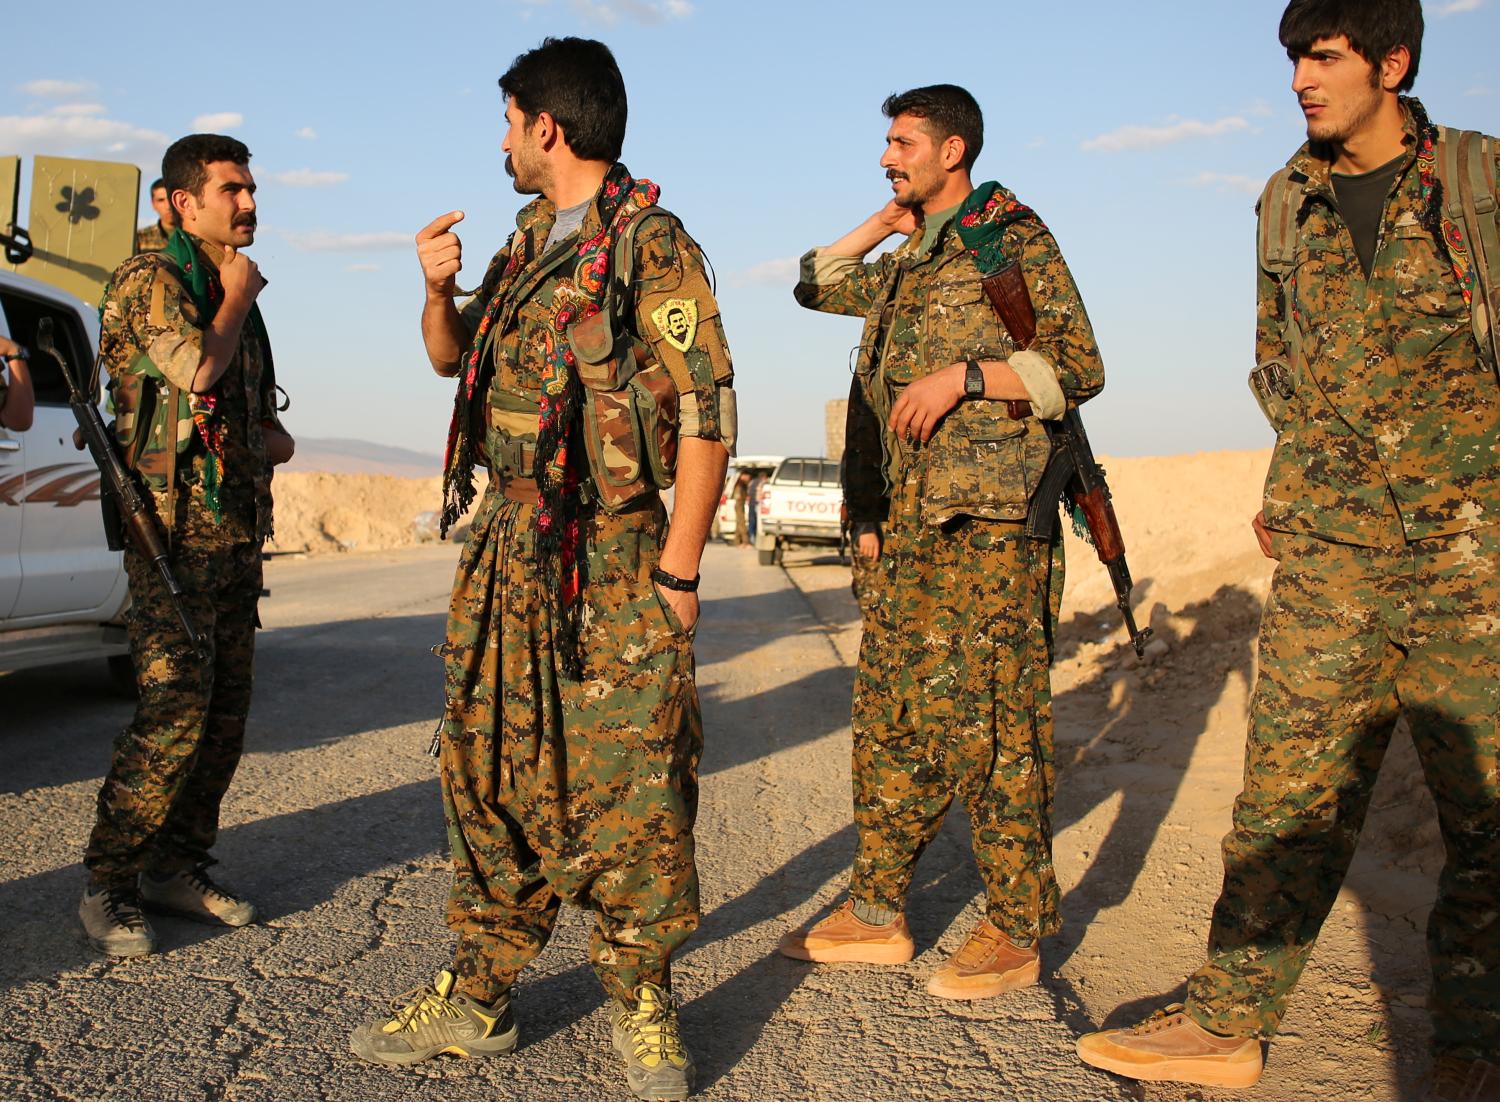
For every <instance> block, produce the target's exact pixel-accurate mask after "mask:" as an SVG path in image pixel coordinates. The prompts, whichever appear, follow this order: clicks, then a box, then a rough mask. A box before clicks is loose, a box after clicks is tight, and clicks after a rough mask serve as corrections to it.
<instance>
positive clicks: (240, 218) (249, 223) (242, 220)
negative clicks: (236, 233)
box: [229, 214, 256, 230]
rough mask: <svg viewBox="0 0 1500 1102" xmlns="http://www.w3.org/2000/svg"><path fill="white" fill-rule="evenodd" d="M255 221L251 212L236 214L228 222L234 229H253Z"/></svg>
mask: <svg viewBox="0 0 1500 1102" xmlns="http://www.w3.org/2000/svg"><path fill="white" fill-rule="evenodd" d="M255 222H256V219H255V215H253V214H236V215H235V216H234V219H233V220H232V221H231V222H230V223H229V224H230V225H231V226H233V227H235V228H236V229H239V228H241V227H244V228H246V229H252V230H253V229H254V228H255Z"/></svg>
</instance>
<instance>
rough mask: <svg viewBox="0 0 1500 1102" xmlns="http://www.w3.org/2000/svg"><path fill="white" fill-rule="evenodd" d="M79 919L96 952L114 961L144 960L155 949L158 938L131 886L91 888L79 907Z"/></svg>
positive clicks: (136, 893) (137, 894)
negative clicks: (116, 959)
mask: <svg viewBox="0 0 1500 1102" xmlns="http://www.w3.org/2000/svg"><path fill="white" fill-rule="evenodd" d="M78 917H79V918H80V919H82V920H83V929H84V932H85V933H86V934H88V936H89V941H90V942H92V943H93V945H94V948H96V949H98V950H100V951H101V952H104V953H108V954H109V955H110V956H112V957H143V956H145V955H146V954H147V953H149V952H151V951H152V950H154V949H155V948H156V934H155V932H154V931H153V930H152V929H151V924H150V923H149V922H147V921H146V916H145V915H143V914H142V913H141V897H140V893H139V892H137V891H136V890H135V888H134V887H132V886H129V885H126V886H119V885H116V886H115V887H110V888H94V887H92V886H91V887H89V888H88V889H87V890H86V891H84V893H83V902H81V903H79V904H78Z"/></svg>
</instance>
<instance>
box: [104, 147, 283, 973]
mask: <svg viewBox="0 0 1500 1102" xmlns="http://www.w3.org/2000/svg"><path fill="white" fill-rule="evenodd" d="M249 162H250V151H249V150H248V149H246V148H245V146H244V145H243V144H241V143H240V142H238V141H236V140H235V139H234V138H228V137H223V136H221V135H217V134H192V135H189V136H188V137H186V138H182V139H180V140H179V141H177V142H175V143H173V145H172V146H171V147H169V148H168V149H167V152H166V155H165V156H164V157H163V158H162V176H163V177H164V178H165V180H166V187H167V191H168V194H169V195H170V196H171V197H172V203H173V205H174V207H175V209H176V210H177V212H178V214H179V216H180V218H181V228H180V229H178V230H177V231H175V232H174V233H173V234H172V237H171V238H170V239H169V241H168V242H167V246H166V249H165V250H164V251H161V252H148V253H140V254H137V255H136V256H133V257H131V258H130V259H129V260H127V261H125V263H124V264H122V265H121V266H120V267H119V269H118V270H116V272H115V274H114V276H113V278H112V279H111V281H110V284H109V286H108V287H107V288H106V290H105V293H104V304H103V310H102V314H101V322H100V338H99V344H100V352H101V355H102V356H103V357H104V361H105V364H106V365H107V367H108V368H109V375H110V379H111V389H112V390H113V392H114V398H115V409H116V413H117V418H116V422H115V432H116V436H117V438H118V441H119V444H120V448H121V452H122V455H123V458H124V459H125V461H126V465H127V466H129V467H130V468H132V469H133V470H134V471H135V472H136V473H137V474H138V475H139V476H140V477H141V480H142V481H143V482H144V483H145V485H146V486H147V487H149V488H150V490H151V495H150V496H151V497H152V499H153V500H154V504H155V506H156V513H157V517H158V519H159V520H160V522H161V524H162V527H163V529H164V530H165V534H166V536H167V537H168V541H169V544H170V546H171V549H172V570H173V572H174V574H175V575H176V579H177V582H178V584H179V585H180V586H181V587H182V589H183V590H184V594H185V602H184V603H185V605H186V608H187V611H188V613H189V615H190V616H191V617H192V619H193V622H194V623H195V624H196V626H197V628H198V630H199V632H200V633H202V635H203V636H204V637H205V640H206V642H205V645H204V648H203V651H204V652H203V653H199V652H197V651H195V650H194V648H193V646H192V645H191V643H190V641H189V638H188V636H187V634H186V632H185V631H184V630H183V627H182V625H181V623H180V622H179V620H178V617H177V612H176V610H175V608H174V605H173V603H172V600H171V599H170V596H169V594H168V592H167V589H166V586H165V585H164V583H163V582H162V580H161V578H160V576H159V575H158V574H157V573H156V571H155V569H154V568H153V566H152V564H151V562H150V561H149V560H147V558H146V557H145V556H143V555H141V554H140V553H139V552H138V551H137V550H136V549H135V547H134V546H133V545H132V546H128V547H127V548H126V550H125V568H126V571H127V573H128V574H129V577H130V596H131V610H130V616H129V620H128V628H129V634H130V647H131V657H132V659H133V660H134V665H135V672H136V687H137V691H138V697H139V699H138V702H137V704H136V711H135V718H134V719H133V720H132V722H131V724H130V726H129V727H127V728H126V729H125V731H124V732H123V733H122V734H121V735H120V737H119V738H118V739H116V740H115V746H114V754H113V758H112V760H111V762H110V768H109V774H108V776H107V777H106V778H105V780H104V784H103V786H102V787H101V788H100V790H99V801H98V813H97V817H96V819H95V822H94V829H93V832H92V834H91V835H90V837H89V843H88V850H87V852H86V853H85V855H84V861H83V863H84V866H85V867H86V868H87V869H88V874H89V883H88V888H87V889H86V891H85V892H84V896H83V901H82V903H81V904H80V905H79V909H78V910H79V917H80V918H81V919H82V921H83V926H84V929H85V931H86V932H87V934H88V937H89V940H90V941H91V942H92V943H93V944H94V945H95V946H96V947H97V948H99V949H101V950H102V951H103V952H105V953H107V954H109V955H111V956H138V955H141V954H144V953H149V952H151V951H152V949H153V948H154V947H155V935H154V933H153V931H152V929H151V926H150V924H149V923H148V922H147V921H146V918H145V916H144V914H143V913H142V911H143V907H145V908H151V909H155V910H159V911H165V912H168V913H172V914H177V915H181V916H184V917H187V918H192V919H195V920H197V921H201V922H208V923H214V924H221V925H226V926H244V925H246V924H247V923H249V922H252V921H253V920H254V918H255V908H254V907H253V906H251V904H250V903H248V902H246V901H245V900H243V899H239V898H237V897H236V896H235V895H234V894H233V893H232V892H230V891H229V890H228V889H226V888H224V887H223V886H221V885H219V884H216V883H214V881H213V880H211V879H210V878H209V876H208V873H207V869H208V867H209V866H210V865H211V864H212V863H213V858H212V856H211V855H210V852H209V851H210V849H211V848H212V846H213V844H214V840H215V838H216V837H217V834H218V826H219V804H220V801H221V800H222V799H223V797H224V793H225V792H226V791H227V790H228V788H229V782H230V780H231V779H232V778H233V776H234V773H235V769H236V768H237V767H238V765H239V760H240V753H241V750H242V747H243V744H244V738H245V718H246V715H247V714H248V712H249V709H250V687H251V665H252V662H253V659H254V652H255V625H256V606H257V603H258V602H259V599H260V592H261V545H262V544H263V542H264V541H265V539H266V538H267V536H269V535H270V532H271V465H272V464H273V463H276V462H284V461H285V460H286V459H289V458H290V457H291V451H292V440H291V437H290V436H288V435H287V434H286V432H285V431H284V430H283V429H282V428H281V426H280V422H279V421H278V419H277V416H276V408H275V407H276V401H275V395H276V386H275V380H274V378H273V375H272V370H271V348H270V342H269V340H268V338H267V336H266V331H265V327H264V324H263V323H262V322H261V320H260V313H259V310H258V309H257V308H256V305H255V300H256V296H257V295H259V294H260V291H261V289H262V288H263V287H264V286H265V284H266V281H265V279H264V278H263V277H262V276H261V274H260V269H259V268H257V267H256V265H255V263H254V261H252V260H250V259H249V258H248V257H246V256H245V255H244V254H243V253H241V252H239V251H238V250H239V249H241V248H244V247H245V246H247V245H250V244H251V243H253V242H254V240H255V226H256V205H255V197H254V196H255V180H254V178H253V177H252V176H251V174H250V167H249ZM162 441H175V442H176V446H175V447H168V446H163V445H162V443H161V442H162Z"/></svg>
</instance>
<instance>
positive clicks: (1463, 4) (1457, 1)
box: [1437, 0, 1485, 16]
mask: <svg viewBox="0 0 1500 1102" xmlns="http://www.w3.org/2000/svg"><path fill="white" fill-rule="evenodd" d="M1484 3H1485V0H1448V3H1446V4H1439V5H1438V9H1437V13H1438V15H1439V16H1446V15H1461V14H1462V13H1464V12H1466V11H1478V10H1479V9H1480V8H1482V7H1484Z"/></svg>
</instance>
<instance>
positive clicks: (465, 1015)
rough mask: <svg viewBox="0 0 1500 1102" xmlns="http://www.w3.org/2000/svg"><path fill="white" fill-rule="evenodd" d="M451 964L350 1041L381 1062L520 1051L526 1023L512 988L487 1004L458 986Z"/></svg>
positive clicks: (363, 1056) (355, 1049)
mask: <svg viewBox="0 0 1500 1102" xmlns="http://www.w3.org/2000/svg"><path fill="white" fill-rule="evenodd" d="M453 981H454V976H453V973H452V972H449V971H448V970H447V969H444V970H443V971H441V972H439V973H438V975H437V979H435V980H433V981H432V983H431V984H430V985H429V986H427V987H418V988H415V989H414V990H411V991H408V992H406V994H404V995H402V996H400V997H399V998H397V999H396V1000H395V1001H394V1002H393V1003H391V1014H390V1016H389V1017H387V1018H381V1019H379V1020H378V1021H374V1022H370V1023H368V1024H366V1025H362V1026H360V1027H359V1028H358V1029H356V1030H355V1031H354V1032H353V1033H351V1034H350V1035H349V1047H350V1049H352V1050H353V1052H354V1055H356V1056H358V1057H359V1058H360V1059H362V1060H370V1061H372V1062H374V1063H377V1064H395V1065H397V1066H401V1067H404V1066H405V1065H407V1064H419V1063H421V1062H422V1061H423V1060H427V1059H430V1058H431V1057H433V1056H436V1055H438V1054H439V1053H441V1052H448V1053H452V1054H453V1055H454V1056H503V1055H505V1054H506V1053H509V1052H513V1051H515V1047H516V1039H517V1038H518V1037H519V1036H520V1035H521V1027H520V1026H519V1025H517V1024H516V1017H515V1014H514V1013H513V1012H512V1011H511V1007H510V992H508V991H507V992H506V993H505V994H504V995H501V996H500V997H499V998H498V999H496V1000H495V1001H494V1002H492V1003H490V1004H488V1005H486V1004H485V1003H482V1002H479V1001H478V1000H477V999H471V998H469V997H468V996H467V995H464V994H462V993H457V992H455V991H454V990H453Z"/></svg>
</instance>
